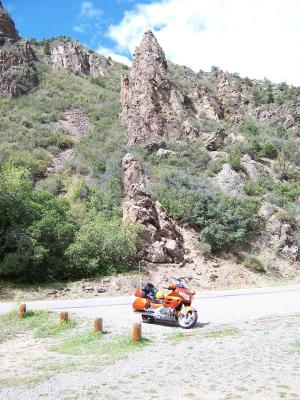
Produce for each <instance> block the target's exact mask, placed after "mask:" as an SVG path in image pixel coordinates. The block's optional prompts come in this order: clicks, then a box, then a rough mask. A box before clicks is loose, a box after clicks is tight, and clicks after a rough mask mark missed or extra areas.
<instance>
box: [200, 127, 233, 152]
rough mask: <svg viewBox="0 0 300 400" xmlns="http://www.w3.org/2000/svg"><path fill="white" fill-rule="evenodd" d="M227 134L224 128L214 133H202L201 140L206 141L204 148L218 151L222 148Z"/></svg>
mask: <svg viewBox="0 0 300 400" xmlns="http://www.w3.org/2000/svg"><path fill="white" fill-rule="evenodd" d="M226 136H227V134H226V132H225V130H224V129H223V128H220V129H217V130H216V131H215V132H212V133H202V135H201V139H202V140H203V141H204V147H205V148H206V150H208V151H216V150H218V149H219V148H220V147H222V145H223V142H224V139H225V138H226Z"/></svg>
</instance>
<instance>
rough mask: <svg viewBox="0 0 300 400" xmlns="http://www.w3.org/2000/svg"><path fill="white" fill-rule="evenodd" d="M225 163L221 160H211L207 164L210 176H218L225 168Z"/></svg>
mask: <svg viewBox="0 0 300 400" xmlns="http://www.w3.org/2000/svg"><path fill="white" fill-rule="evenodd" d="M223 164H224V161H221V160H211V161H209V162H208V164H207V173H208V175H209V176H212V175H217V174H218V173H219V172H220V171H221V170H222V167H223Z"/></svg>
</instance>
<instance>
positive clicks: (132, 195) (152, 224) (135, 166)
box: [122, 154, 184, 263]
mask: <svg viewBox="0 0 300 400" xmlns="http://www.w3.org/2000/svg"><path fill="white" fill-rule="evenodd" d="M122 166H123V171H124V186H125V190H126V191H127V194H128V196H129V200H128V201H126V202H124V204H123V219H124V221H126V220H129V221H133V222H137V223H140V224H141V225H142V226H143V228H144V229H143V231H142V233H141V238H142V240H143V243H144V245H143V248H142V250H141V252H140V254H139V257H140V258H141V259H143V260H146V261H149V262H151V263H171V262H174V263H177V262H181V261H183V259H184V250H183V243H182V236H181V234H180V233H179V231H178V229H177V228H176V226H175V224H174V223H173V221H172V220H171V219H170V218H169V217H168V215H167V212H166V210H165V208H164V207H163V206H162V205H161V204H160V203H159V202H158V201H154V200H153V199H152V198H151V195H150V194H149V193H148V192H147V191H146V190H145V187H144V182H145V174H144V171H143V168H142V166H141V165H140V163H139V162H138V161H137V160H136V159H135V158H134V157H133V156H132V155H131V154H126V155H125V156H124V157H123V159H122Z"/></svg>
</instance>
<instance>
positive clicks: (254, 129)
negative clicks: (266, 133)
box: [241, 121, 258, 135]
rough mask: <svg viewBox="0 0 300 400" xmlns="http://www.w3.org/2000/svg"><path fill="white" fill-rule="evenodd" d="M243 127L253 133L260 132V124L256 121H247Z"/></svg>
mask: <svg viewBox="0 0 300 400" xmlns="http://www.w3.org/2000/svg"><path fill="white" fill-rule="evenodd" d="M241 128H242V129H243V130H244V131H245V132H248V133H251V134H252V135H257V134H258V126H257V125H256V123H255V122H254V121H245V122H244V123H243V125H242V126H241Z"/></svg>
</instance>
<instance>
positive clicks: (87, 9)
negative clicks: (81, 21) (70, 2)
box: [80, 1, 102, 18]
mask: <svg viewBox="0 0 300 400" xmlns="http://www.w3.org/2000/svg"><path fill="white" fill-rule="evenodd" d="M101 15H102V11H101V10H99V9H98V8H96V7H95V6H94V4H93V3H92V2H91V1H83V2H82V3H81V8H80V16H81V17H87V18H98V17H100V16H101Z"/></svg>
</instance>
